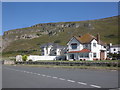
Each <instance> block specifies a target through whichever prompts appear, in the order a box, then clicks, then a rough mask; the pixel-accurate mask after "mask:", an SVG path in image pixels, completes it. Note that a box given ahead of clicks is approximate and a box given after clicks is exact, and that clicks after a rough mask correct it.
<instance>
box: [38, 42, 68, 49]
mask: <svg viewBox="0 0 120 90" xmlns="http://www.w3.org/2000/svg"><path fill="white" fill-rule="evenodd" d="M50 45H52V46H53V47H52V48H53V49H57V48H61V49H62V48H66V47H65V46H61V45H58V44H56V43H45V44H42V45H41V46H40V47H41V48H44V47H48V46H50Z"/></svg>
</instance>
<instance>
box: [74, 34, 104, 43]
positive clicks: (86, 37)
mask: <svg viewBox="0 0 120 90" xmlns="http://www.w3.org/2000/svg"><path fill="white" fill-rule="evenodd" d="M73 37H75V38H76V39H77V40H78V41H79V42H80V43H90V42H91V41H92V40H93V39H96V40H97V38H96V37H95V36H93V35H91V34H89V33H87V34H84V35H83V36H81V37H77V36H73ZM99 44H102V45H105V43H103V42H102V41H101V40H100V43H99Z"/></svg>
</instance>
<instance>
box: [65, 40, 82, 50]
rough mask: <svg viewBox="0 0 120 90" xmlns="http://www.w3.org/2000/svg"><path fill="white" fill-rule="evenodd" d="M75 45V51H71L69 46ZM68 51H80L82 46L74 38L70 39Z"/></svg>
mask: <svg viewBox="0 0 120 90" xmlns="http://www.w3.org/2000/svg"><path fill="white" fill-rule="evenodd" d="M72 43H77V49H72V47H71V44H72ZM67 45H68V49H69V51H80V50H82V49H83V45H81V44H80V42H78V41H77V40H76V39H75V38H72V39H71V41H70V42H69V43H68V44H67Z"/></svg>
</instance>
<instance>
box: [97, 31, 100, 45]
mask: <svg viewBox="0 0 120 90" xmlns="http://www.w3.org/2000/svg"><path fill="white" fill-rule="evenodd" d="M97 41H98V44H100V34H99V33H98V34H97Z"/></svg>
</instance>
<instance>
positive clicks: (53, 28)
mask: <svg viewBox="0 0 120 90" xmlns="http://www.w3.org/2000/svg"><path fill="white" fill-rule="evenodd" d="M80 27H84V28H89V29H94V27H93V26H92V24H91V23H89V21H88V22H85V23H84V22H83V23H81V22H61V23H43V24H36V25H33V26H31V27H27V28H21V29H15V30H10V31H6V32H4V35H3V49H5V48H6V47H7V46H8V45H9V44H10V43H11V42H13V41H15V40H20V39H33V38H38V37H40V36H42V35H49V36H53V35H58V33H59V32H64V30H65V29H66V28H80Z"/></svg>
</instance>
